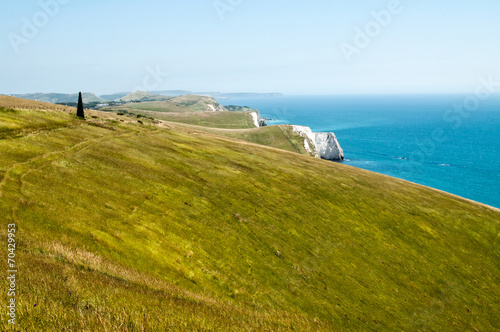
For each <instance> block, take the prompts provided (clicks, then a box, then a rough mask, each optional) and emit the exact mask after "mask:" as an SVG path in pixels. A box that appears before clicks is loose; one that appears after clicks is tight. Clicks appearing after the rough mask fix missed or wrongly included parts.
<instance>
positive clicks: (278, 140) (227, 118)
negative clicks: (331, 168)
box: [104, 95, 309, 155]
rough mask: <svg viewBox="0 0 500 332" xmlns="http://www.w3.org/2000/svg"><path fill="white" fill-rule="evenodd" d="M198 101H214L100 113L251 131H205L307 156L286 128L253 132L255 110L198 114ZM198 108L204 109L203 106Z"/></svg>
mask: <svg viewBox="0 0 500 332" xmlns="http://www.w3.org/2000/svg"><path fill="white" fill-rule="evenodd" d="M199 100H203V101H204V102H206V103H208V102H212V103H213V101H214V100H213V99H207V98H206V97H200V96H193V95H188V96H180V97H176V98H174V99H172V101H170V102H151V103H148V102H144V103H131V104H126V105H121V106H116V107H108V108H106V109H104V110H105V111H113V112H119V111H122V112H123V111H127V112H132V113H133V114H134V115H136V114H140V115H144V116H146V117H153V118H155V119H160V120H164V121H170V122H177V123H185V124H190V125H195V126H201V127H205V128H218V129H252V130H231V131H227V130H212V129H208V130H207V131H209V132H212V133H218V134H220V135H223V136H227V137H232V138H237V139H241V140H244V141H247V142H252V143H257V144H261V145H267V146H272V147H275V148H279V149H283V150H287V151H292V152H299V153H301V154H305V155H309V153H308V152H307V151H305V149H304V139H303V138H302V137H300V136H299V135H297V134H295V133H294V132H293V130H291V128H290V126H284V125H283V126H269V127H263V128H255V126H254V124H253V120H252V117H251V115H250V112H252V111H255V110H253V109H250V108H248V107H240V106H232V107H230V108H229V110H231V111H232V112H206V111H200V109H199V108H200V105H201V104H200V103H199ZM193 103H194V104H193ZM193 107H195V108H193ZM202 107H203V108H204V109H206V106H202ZM235 110H238V111H235ZM200 129H201V128H200Z"/></svg>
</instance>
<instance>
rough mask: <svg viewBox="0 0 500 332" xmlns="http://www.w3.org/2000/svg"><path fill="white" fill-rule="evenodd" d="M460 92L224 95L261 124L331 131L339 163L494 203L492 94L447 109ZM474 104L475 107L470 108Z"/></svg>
mask: <svg viewBox="0 0 500 332" xmlns="http://www.w3.org/2000/svg"><path fill="white" fill-rule="evenodd" d="M467 97H468V96H467V95H411V96H404V95H398V96H289V97H279V98H253V99H225V100H220V102H221V103H222V104H224V105H230V104H235V105H244V106H249V107H252V108H256V109H258V110H259V111H260V114H261V116H263V117H267V118H272V119H276V120H275V121H269V122H268V123H269V124H279V123H285V124H297V125H303V126H309V127H311V129H312V130H313V131H316V132H322V131H333V132H334V133H335V135H336V136H337V139H338V141H339V143H340V145H341V146H342V148H343V149H344V155H345V158H346V160H345V161H344V163H345V164H348V165H351V166H355V167H359V168H364V169H367V170H370V171H374V172H378V173H383V174H387V175H390V176H394V177H398V178H401V179H405V180H409V181H413V182H416V183H420V184H423V185H426V186H430V187H434V188H437V189H441V190H444V191H447V192H450V193H453V194H456V195H459V196H462V197H466V198H469V199H472V200H475V201H478V202H482V203H486V204H489V205H492V206H495V207H498V208H500V96H499V95H493V96H491V97H490V98H488V99H487V100H484V101H481V102H480V103H479V105H473V106H474V107H473V108H469V110H470V111H467V110H466V109H465V108H464V109H462V110H460V109H454V105H461V104H462V103H463V102H464V101H465V100H467ZM476 106H478V107H477V109H476Z"/></svg>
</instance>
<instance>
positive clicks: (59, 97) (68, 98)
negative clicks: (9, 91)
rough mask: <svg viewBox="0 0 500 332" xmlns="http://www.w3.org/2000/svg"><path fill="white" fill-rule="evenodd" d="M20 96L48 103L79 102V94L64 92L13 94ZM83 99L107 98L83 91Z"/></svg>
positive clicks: (85, 101)
mask: <svg viewBox="0 0 500 332" xmlns="http://www.w3.org/2000/svg"><path fill="white" fill-rule="evenodd" d="M12 96H14V97H18V98H24V99H30V100H36V101H44V102H47V103H54V104H58V103H76V102H78V94H77V93H74V94H64V93H27V94H14V95H12ZM82 99H83V102H84V103H92V102H105V101H106V100H104V99H102V98H100V97H98V96H96V95H95V94H94V93H90V92H85V93H82Z"/></svg>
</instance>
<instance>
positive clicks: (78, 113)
mask: <svg viewBox="0 0 500 332" xmlns="http://www.w3.org/2000/svg"><path fill="white" fill-rule="evenodd" d="M76 116H77V117H79V118H82V119H85V113H84V112H83V101H82V93H81V92H80V94H79V95H78V108H77V109H76Z"/></svg>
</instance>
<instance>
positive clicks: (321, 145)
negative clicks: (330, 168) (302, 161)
mask: <svg viewBox="0 0 500 332" xmlns="http://www.w3.org/2000/svg"><path fill="white" fill-rule="evenodd" d="M292 129H293V131H294V132H295V133H297V134H298V135H300V136H302V137H303V138H304V148H305V149H306V150H307V151H308V152H309V153H311V154H312V155H314V156H315V157H316V158H321V159H326V160H344V151H343V150H342V148H341V147H340V144H339V142H338V141H337V137H335V134H334V133H314V132H313V131H312V130H311V128H309V127H304V126H295V125H292Z"/></svg>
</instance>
